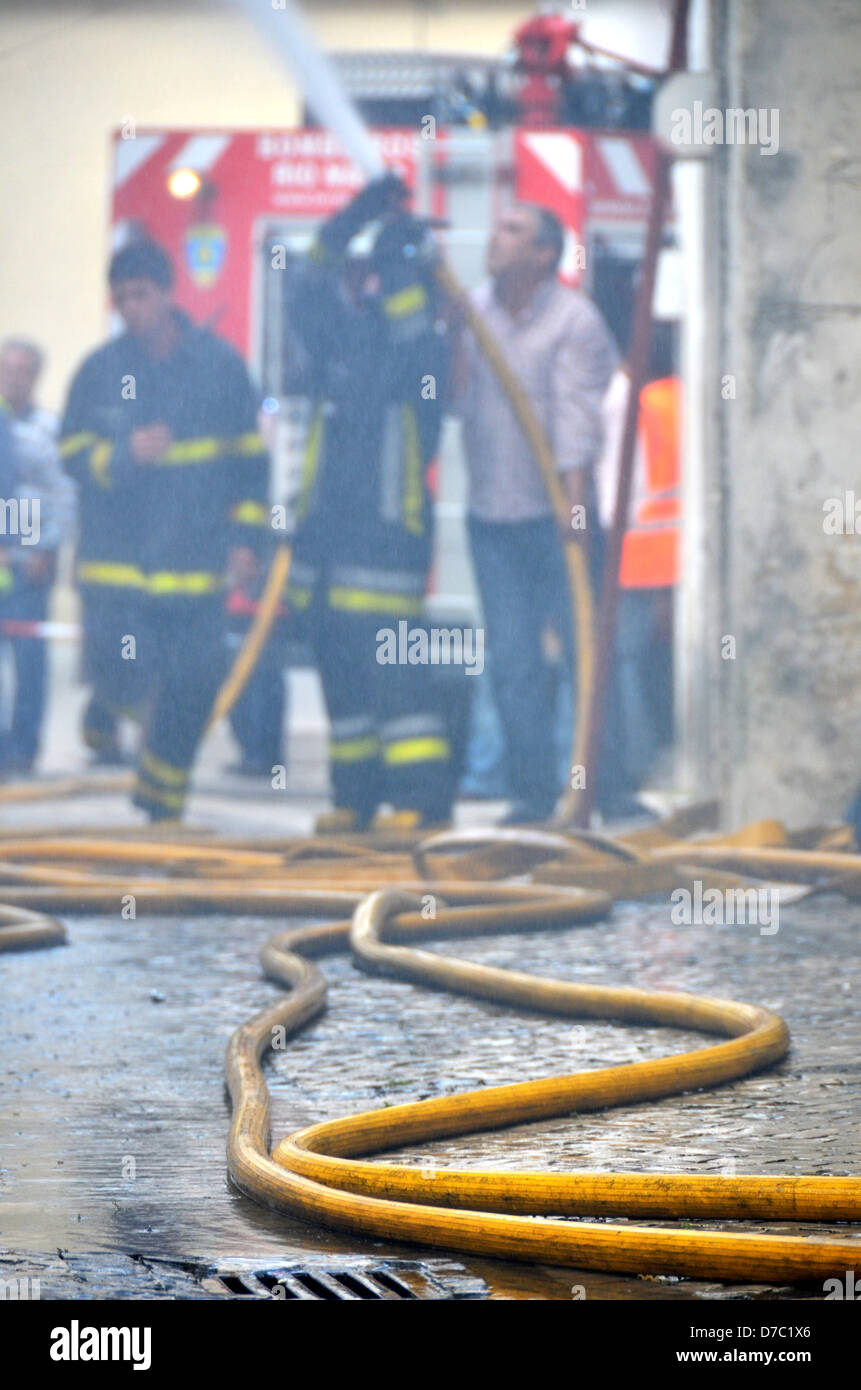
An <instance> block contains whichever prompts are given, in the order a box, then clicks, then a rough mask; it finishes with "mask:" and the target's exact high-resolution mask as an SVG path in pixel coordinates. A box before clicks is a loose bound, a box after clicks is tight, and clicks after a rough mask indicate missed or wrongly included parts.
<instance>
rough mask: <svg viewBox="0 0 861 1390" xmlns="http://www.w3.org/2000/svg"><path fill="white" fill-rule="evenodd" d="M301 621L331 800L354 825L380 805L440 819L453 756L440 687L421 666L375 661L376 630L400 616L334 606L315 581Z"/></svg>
mask: <svg viewBox="0 0 861 1390" xmlns="http://www.w3.org/2000/svg"><path fill="white" fill-rule="evenodd" d="M307 618H308V627H307V636H308V639H309V641H310V642H311V644H312V646H313V649H314V654H315V657H316V661H317V666H318V670H319V672H320V678H321V681H322V684H323V692H324V695H325V699H326V707H327V710H328V714H329V721H330V726H331V733H330V745H329V758H330V771H331V777H332V785H333V792H334V798H335V804H336V805H337V806H339V807H344V808H346V809H350V810H354V811H355V812H356V813H357V816H358V818H359V822H360V824H366V823H367V821H368V820H369V819H370V818H371V816H372V815H373V813H374V811H375V810H376V809H377V808H378V807H379V806H380V805H382V804H384V803H389V804H390V805H391V806H392V807H394V808H395V809H396V810H414V811H419V812H420V813H421V814H422V815H423V816H424V817H425V818H426V819H427V820H428V821H440V820H445V819H447V817H448V815H449V813H450V810H451V803H452V799H453V795H454V761H453V758H452V744H451V738H450V733H449V728H450V720H449V718H448V717H447V711H446V708H445V704H446V695H445V693H444V691H445V687H444V686H443V685H442V684H441V683H440V682H438V681H437V680H435V679H434V678H433V675H432V673H431V671H430V669H429V668H428V667H426V666H420V665H415V666H411V665H407V664H404V665H401V664H393V665H390V664H383V663H380V662H379V661H378V660H377V656H378V652H379V650H380V640H379V636H378V634H379V633H380V632H381V631H382V630H384V629H395V630H396V629H397V624H398V621H399V615H397V614H380V613H372V614H369V613H363V612H359V613H357V612H350V611H343V610H341V609H338V608H333V607H331V606H330V604H329V602H328V594H327V590H326V587H325V586H324V585H322V584H321V585H320V586H319V588H318V590H316V591H315V595H314V599H313V602H312V605H311V608H310V611H309V612H308V614H307ZM410 621H411V624H413V625H416V626H417V625H419V624H418V620H415V619H411V620H410Z"/></svg>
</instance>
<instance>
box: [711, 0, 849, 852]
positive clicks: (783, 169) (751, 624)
mask: <svg viewBox="0 0 861 1390" xmlns="http://www.w3.org/2000/svg"><path fill="white" fill-rule="evenodd" d="M712 18H713V22H714V32H715V39H716V57H717V61H718V66H719V67H720V69H721V70H722V73H723V84H722V93H721V96H720V98H719V101H720V104H722V105H724V106H730V107H736V106H741V107H776V108H778V110H779V119H780V149H779V153H778V154H776V155H773V156H764V155H761V154H760V153H759V151H758V150H757V149H756V148H755V147H753V148H751V147H746V148H743V147H738V146H736V147H726V148H723V149H719V150H718V152H717V154H716V156H715V159H714V163H713V165H712V168H713V177H712V183H713V200H712V203H711V209H712V216H713V219H714V223H715V228H716V231H717V241H718V247H719V251H718V260H717V264H716V266H715V279H714V283H713V285H712V307H713V316H712V324H713V329H714V332H713V335H712V339H713V368H714V388H715V389H714V400H713V418H712V424H713V427H714V429H713V433H714V438H715V439H716V441H717V448H716V451H715V454H714V457H713V458H712V460H711V462H710V468H711V482H712V488H711V490H710V493H709V495H710V498H711V505H712V513H711V515H710V516H708V517H707V522H708V523H710V524H711V525H712V526H713V527H714V529H715V530H716V531H717V532H719V534H720V543H719V544H716V545H715V550H716V552H717V553H716V561H715V565H714V574H713V587H712V591H711V594H710V598H709V604H708V605H707V607H706V609H705V611H704V613H703V622H704V625H705V627H706V630H707V634H708V643H709V649H710V652H711V657H710V662H711V676H712V680H713V681H714V683H715V686H716V689H717V691H718V700H717V702H716V703H717V708H718V711H719V713H718V727H717V728H716V729H715V730H714V731H713V746H712V749H711V753H712V756H713V767H714V782H713V785H714V787H715V789H716V790H718V791H720V792H721V793H722V794H723V796H724V798H725V819H726V820H727V822H728V823H736V824H737V823H739V822H741V821H743V820H746V819H750V818H753V817H758V816H763V815H777V816H781V817H783V818H784V819H785V820H787V821H788V822H790V823H791V824H796V825H797V824H804V823H810V822H811V821H815V820H818V819H819V818H821V817H834V816H837V815H838V814H839V813H840V811H841V809H842V808H843V807H844V806H845V803H846V801H847V799H848V798H849V797H850V795H851V794H852V793H853V792H854V790H855V788H856V786H857V785H858V784H859V783H861V535H855V534H838V535H830V534H827V533H826V530H825V529H824V526H823V522H824V514H823V504H824V503H826V502H827V499H829V498H833V499H842V498H843V497H844V494H845V492H846V491H847V489H848V490H852V489H855V490H856V491H857V492H858V495H859V498H861V478H859V470H858V448H859V439H861V292H859V287H861V236H859V226H861V157H859V153H858V142H857V141H858V130H859V128H861V7H859V6H858V4H857V0H817V3H816V4H815V5H811V4H809V3H808V0H718V2H717V3H716V4H714V6H713V10H712ZM723 374H732V375H733V376H734V377H735V379H736V383H737V396H736V398H735V399H728V400H723V399H722V398H721V392H720V384H721V381H720V379H721V376H722V375H723ZM859 531H861V518H859ZM721 556H722V557H723V560H722V561H721ZM724 635H730V636H732V637H734V639H735V644H736V655H735V659H734V660H732V659H728V660H727V659H723V658H722V657H721V654H720V649H719V644H720V642H721V639H722V638H723V637H724Z"/></svg>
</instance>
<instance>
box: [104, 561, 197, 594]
mask: <svg viewBox="0 0 861 1390" xmlns="http://www.w3.org/2000/svg"><path fill="white" fill-rule="evenodd" d="M78 579H79V580H80V581H81V583H83V584H113V585H115V586H118V587H122V588H134V589H144V590H146V592H147V593H150V594H182V593H185V594H205V593H211V592H212V591H213V590H214V589H218V588H220V587H221V585H222V578H221V575H220V574H212V573H209V572H207V571H198V572H195V571H191V572H190V573H187V572H183V571H177V570H158V571H156V573H155V574H144V572H143V570H142V569H139V568H138V566H137V565H115V564H110V563H104V562H102V561H82V562H81V564H79V565H78Z"/></svg>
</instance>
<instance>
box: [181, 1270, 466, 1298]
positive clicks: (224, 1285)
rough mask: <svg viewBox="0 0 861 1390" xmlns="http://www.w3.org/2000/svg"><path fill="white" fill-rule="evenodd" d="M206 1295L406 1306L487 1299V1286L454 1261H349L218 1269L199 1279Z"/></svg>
mask: <svg viewBox="0 0 861 1390" xmlns="http://www.w3.org/2000/svg"><path fill="white" fill-rule="evenodd" d="M201 1285H202V1287H203V1288H204V1289H205V1290H206V1291H207V1293H211V1294H215V1295H219V1294H220V1295H221V1296H222V1297H224V1296H227V1297H229V1298H244V1299H264V1298H265V1299H270V1300H272V1299H275V1300H283V1301H285V1302H293V1301H298V1300H308V1299H312V1300H315V1301H318V1302H319V1301H321V1300H325V1301H355V1300H359V1301H363V1302H384V1301H389V1302H391V1301H395V1302H405V1301H407V1300H409V1299H416V1298H428V1299H456V1298H457V1299H459V1298H486V1297H487V1294H488V1289H487V1285H486V1284H485V1282H484V1280H483V1279H477V1278H475V1277H474V1276H472V1275H470V1274H468V1273H467V1271H466V1270H465V1269H464V1268H463V1266H462V1265H458V1264H455V1263H454V1262H450V1261H439V1262H434V1264H433V1266H431V1265H426V1264H423V1263H421V1262H418V1261H417V1262H415V1263H413V1262H412V1261H409V1260H403V1261H386V1263H385V1264H380V1263H374V1262H372V1261H357V1260H356V1261H351V1262H350V1264H349V1265H343V1264H340V1265H338V1266H335V1265H333V1263H332V1261H331V1260H327V1261H326V1263H325V1264H322V1263H321V1264H319V1265H318V1264H314V1265H310V1264H305V1265H301V1266H294V1265H272V1266H269V1267H268V1268H263V1269H260V1268H259V1267H254V1266H251V1265H250V1264H249V1265H246V1264H245V1263H244V1262H237V1263H235V1264H233V1265H231V1266H229V1267H228V1266H219V1267H218V1268H216V1269H213V1270H210V1271H208V1272H207V1273H206V1274H205V1275H204V1276H203V1277H202V1278H201Z"/></svg>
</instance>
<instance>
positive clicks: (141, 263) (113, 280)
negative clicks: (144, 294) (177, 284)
mask: <svg viewBox="0 0 861 1390" xmlns="http://www.w3.org/2000/svg"><path fill="white" fill-rule="evenodd" d="M123 280H152V281H153V283H154V284H156V285H158V286H159V287H160V288H161V289H163V290H169V289H172V288H173V261H172V260H171V259H170V256H169V255H168V254H167V252H166V251H165V249H164V247H163V246H159V244H158V242H155V241H132V242H129V244H128V246H121V247H120V249H119V251H115V252H114V254H113V256H112V257H111V264H110V268H109V270H108V284H109V285H110V286H111V289H113V288H114V286H115V285H119V284H121V283H122V281H123Z"/></svg>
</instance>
